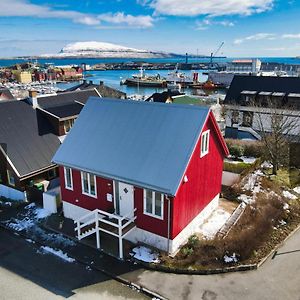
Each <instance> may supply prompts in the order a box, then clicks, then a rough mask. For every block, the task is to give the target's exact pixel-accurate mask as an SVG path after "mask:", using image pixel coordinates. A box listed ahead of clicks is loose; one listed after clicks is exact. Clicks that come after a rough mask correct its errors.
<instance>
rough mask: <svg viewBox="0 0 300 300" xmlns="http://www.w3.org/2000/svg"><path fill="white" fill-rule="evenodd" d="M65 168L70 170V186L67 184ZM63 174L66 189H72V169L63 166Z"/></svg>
mask: <svg viewBox="0 0 300 300" xmlns="http://www.w3.org/2000/svg"><path fill="white" fill-rule="evenodd" d="M67 169H69V170H70V180H71V182H70V183H71V186H68V185H67ZM64 176H65V188H66V189H67V190H70V191H73V190H74V189H73V172H72V169H71V168H69V167H64Z"/></svg>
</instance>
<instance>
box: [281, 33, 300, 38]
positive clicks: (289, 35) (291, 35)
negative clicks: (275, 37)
mask: <svg viewBox="0 0 300 300" xmlns="http://www.w3.org/2000/svg"><path fill="white" fill-rule="evenodd" d="M282 38H283V39H300V33H296V34H283V35H282Z"/></svg>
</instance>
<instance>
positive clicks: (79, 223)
mask: <svg viewBox="0 0 300 300" xmlns="http://www.w3.org/2000/svg"><path fill="white" fill-rule="evenodd" d="M135 212H136V208H135V209H134V210H133V212H131V213H129V214H127V215H126V216H119V215H116V214H111V213H108V212H106V211H103V210H100V209H95V210H93V211H91V212H89V213H88V214H86V215H84V216H82V217H81V218H79V219H78V220H76V221H74V223H75V224H76V227H75V230H76V231H77V237H78V239H79V240H81V239H83V238H85V237H88V236H90V235H92V234H94V233H96V240H97V248H98V249H100V234H99V232H100V231H102V232H105V233H107V234H110V235H113V236H115V237H117V238H118V239H119V256H120V258H121V259H123V238H124V237H125V236H126V235H127V234H128V233H129V232H130V231H131V230H132V229H133V228H134V227H135V226H134V227H132V228H131V229H129V230H128V231H127V232H125V233H124V232H123V231H124V229H125V228H126V227H128V226H129V225H130V224H132V223H134V221H135V220H136V217H135V216H134V213H135ZM131 215H133V217H131ZM104 217H108V218H109V219H114V220H115V222H112V221H110V220H107V219H104ZM84 220H87V221H84ZM124 222H125V223H124ZM101 223H103V224H107V225H109V226H112V227H114V228H115V229H116V231H117V233H115V232H113V231H109V230H106V229H105V228H103V227H101ZM123 223H124V224H123ZM90 225H94V227H92V228H90V229H87V230H86V231H85V232H83V233H81V231H82V229H83V228H85V227H87V226H90Z"/></svg>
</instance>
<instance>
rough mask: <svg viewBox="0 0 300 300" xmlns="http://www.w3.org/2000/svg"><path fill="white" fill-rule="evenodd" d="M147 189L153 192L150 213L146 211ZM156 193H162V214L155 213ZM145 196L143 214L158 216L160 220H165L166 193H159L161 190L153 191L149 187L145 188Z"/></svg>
mask: <svg viewBox="0 0 300 300" xmlns="http://www.w3.org/2000/svg"><path fill="white" fill-rule="evenodd" d="M147 190H148V191H150V192H152V213H149V212H147V211H146V208H147V206H146V201H147V197H146V196H147ZM155 193H157V194H160V201H161V208H160V210H161V216H158V215H156V214H155ZM143 198H144V203H143V204H144V207H143V214H144V215H146V216H149V217H152V218H156V219H159V220H163V219H164V198H165V197H164V194H162V193H159V192H155V191H151V190H149V189H143Z"/></svg>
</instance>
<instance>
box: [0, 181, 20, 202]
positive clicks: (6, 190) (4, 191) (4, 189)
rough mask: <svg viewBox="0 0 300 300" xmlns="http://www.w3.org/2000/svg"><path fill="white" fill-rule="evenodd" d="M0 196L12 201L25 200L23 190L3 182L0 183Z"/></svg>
mask: <svg viewBox="0 0 300 300" xmlns="http://www.w3.org/2000/svg"><path fill="white" fill-rule="evenodd" d="M0 196H2V197H5V198H8V199H11V200H14V201H25V194H24V192H21V191H19V190H16V189H14V188H11V187H8V186H6V185H3V184H0Z"/></svg>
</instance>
